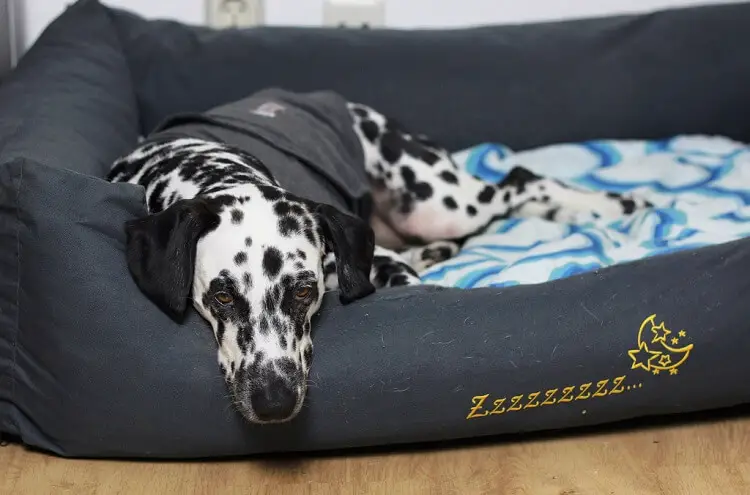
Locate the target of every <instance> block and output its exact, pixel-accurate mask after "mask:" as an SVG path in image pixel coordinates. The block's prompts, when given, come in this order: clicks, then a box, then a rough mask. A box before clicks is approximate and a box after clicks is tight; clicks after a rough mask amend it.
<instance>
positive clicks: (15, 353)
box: [10, 163, 23, 431]
mask: <svg viewBox="0 0 750 495" xmlns="http://www.w3.org/2000/svg"><path fill="white" fill-rule="evenodd" d="M18 168H19V173H18V190H17V191H16V328H15V331H16V332H15V335H14V336H13V351H12V361H13V368H12V369H11V371H10V380H11V381H10V397H11V401H12V402H13V404H15V403H16V381H17V378H16V375H17V374H18V366H17V365H16V362H17V356H18V338H19V335H20V333H21V204H20V203H21V189H22V186H23V165H22V164H20V163H19V164H18ZM16 430H17V431H18V424H16Z"/></svg>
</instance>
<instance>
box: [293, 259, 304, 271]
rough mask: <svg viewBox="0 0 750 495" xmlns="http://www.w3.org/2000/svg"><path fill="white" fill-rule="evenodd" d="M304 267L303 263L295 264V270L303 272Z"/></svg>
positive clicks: (296, 262)
mask: <svg viewBox="0 0 750 495" xmlns="http://www.w3.org/2000/svg"><path fill="white" fill-rule="evenodd" d="M304 267H305V265H303V264H302V262H301V261H295V262H294V268H296V269H297V270H302V269H303V268H304Z"/></svg>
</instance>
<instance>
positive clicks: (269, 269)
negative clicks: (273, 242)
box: [263, 247, 284, 278]
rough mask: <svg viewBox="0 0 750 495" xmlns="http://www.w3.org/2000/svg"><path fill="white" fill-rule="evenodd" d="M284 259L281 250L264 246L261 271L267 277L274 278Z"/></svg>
mask: <svg viewBox="0 0 750 495" xmlns="http://www.w3.org/2000/svg"><path fill="white" fill-rule="evenodd" d="M283 263H284V260H283V259H282V257H281V252H280V251H279V250H278V249H276V248H275V247H269V248H266V250H265V252H264V253H263V273H264V274H265V275H266V277H268V278H275V277H276V276H278V274H279V272H280V271H281V266H282V265H283Z"/></svg>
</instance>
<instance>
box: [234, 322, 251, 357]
mask: <svg viewBox="0 0 750 495" xmlns="http://www.w3.org/2000/svg"><path fill="white" fill-rule="evenodd" d="M251 338H252V333H251V331H250V326H249V325H242V326H240V327H239V328H238V329H237V346H238V347H239V348H240V350H241V351H242V353H243V354H244V353H246V352H247V351H248V348H249V346H250V339H251Z"/></svg>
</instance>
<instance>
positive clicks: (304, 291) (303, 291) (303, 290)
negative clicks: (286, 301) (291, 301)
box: [294, 285, 312, 299]
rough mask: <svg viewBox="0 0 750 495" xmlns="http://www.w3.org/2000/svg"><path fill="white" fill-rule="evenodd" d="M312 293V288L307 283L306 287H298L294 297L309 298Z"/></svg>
mask: <svg viewBox="0 0 750 495" xmlns="http://www.w3.org/2000/svg"><path fill="white" fill-rule="evenodd" d="M311 293H312V288H311V287H310V286H309V285H306V286H304V287H300V288H299V289H297V291H296V292H295V293H294V297H296V298H297V299H307V297H308V296H309V295H310V294H311Z"/></svg>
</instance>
